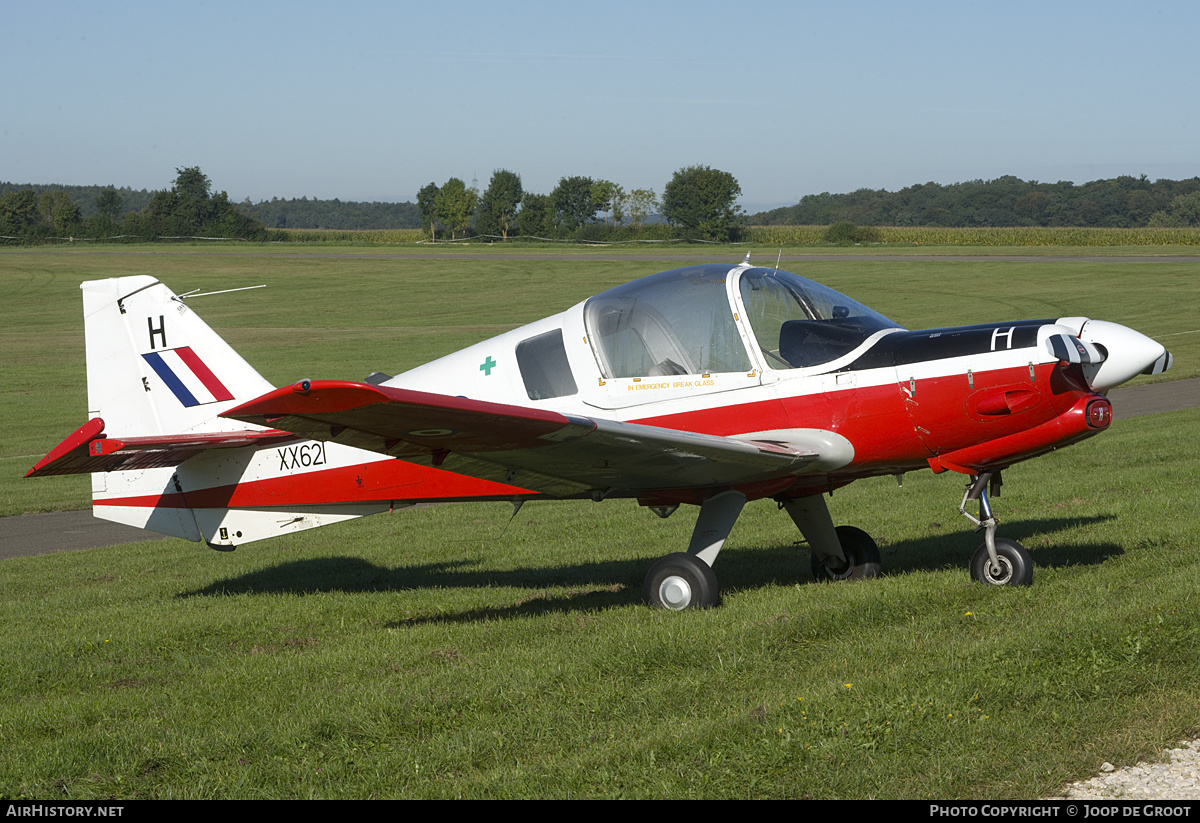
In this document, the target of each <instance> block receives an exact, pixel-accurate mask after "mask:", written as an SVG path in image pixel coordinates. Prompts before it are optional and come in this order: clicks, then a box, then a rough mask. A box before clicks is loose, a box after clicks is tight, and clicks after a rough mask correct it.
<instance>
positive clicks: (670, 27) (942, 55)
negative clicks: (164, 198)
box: [0, 0, 1200, 211]
mask: <svg viewBox="0 0 1200 823" xmlns="http://www.w3.org/2000/svg"><path fill="white" fill-rule="evenodd" d="M0 9H2V11H3V13H2V14H0V19H2V20H3V25H2V26H0V32H2V34H0V38H2V42H3V47H2V48H0V68H2V69H3V76H5V77H7V78H9V79H8V81H7V82H6V83H5V84H4V86H5V88H4V91H3V94H2V95H0V180H7V181H11V182H17V183H52V182H57V183H69V184H100V185H106V184H110V183H111V184H115V185H118V186H121V185H128V186H133V187H134V188H149V189H157V188H166V187H168V186H169V185H170V184H171V182H172V181H173V179H174V177H175V169H176V168H178V167H182V166H200V167H201V168H202V169H203V170H204V172H205V173H206V174H208V176H209V177H210V178H212V180H213V184H214V186H215V188H217V189H219V190H225V191H228V192H229V195H230V196H231V197H233V198H234V199H237V200H241V199H243V198H246V197H249V198H251V199H252V200H255V201H257V200H261V199H265V198H270V197H272V196H277V197H284V198H287V197H300V196H304V195H307V196H309V197H320V198H333V197H338V198H341V199H343V200H412V199H414V198H415V194H416V191H417V189H418V188H420V187H421V186H422V185H424V184H426V183H429V182H430V181H434V182H437V183H438V184H439V185H440V184H441V183H443V182H444V181H445V180H446V179H447V178H449V177H451V176H454V177H460V178H462V179H464V180H465V181H466V182H467V183H468V184H469V183H470V182H471V180H472V178H473V177H477V178H478V181H479V186H480V188H483V187H484V186H486V185H487V181H488V179H489V178H490V176H491V173H492V171H493V170H495V169H497V168H507V169H511V170H512V171H515V172H517V173H518V174H520V175H521V177H522V180H523V182H524V185H525V188H526V190H529V191H538V192H542V193H549V191H550V190H551V189H552V188H553V187H554V186H555V185H556V184H557V182H558V180H559V178H560V177H564V176H572V175H586V176H590V177H594V178H605V179H609V180H613V181H615V182H617V183H619V184H621V185H623V186H624V187H625V188H626V189H632V188H646V187H649V188H653V189H654V190H655V191H658V192H659V193H661V192H662V188H663V185H664V184H665V183H666V182H667V181H668V180H669V179H670V177H671V174H672V173H673V172H674V171H675V170H676V169H679V168H681V167H683V166H689V165H695V164H704V165H709V166H713V167H715V168H719V169H722V170H725V171H729V172H731V173H732V174H733V175H734V176H735V177H737V179H738V180H739V181H740V182H741V185H742V191H743V197H742V203H743V204H744V205H745V206H746V207H747V208H748V209H749V210H751V211H753V210H757V209H759V208H765V207H770V206H776V205H784V204H791V203H795V202H796V201H797V200H798V199H799V198H800V197H801V196H802V195H804V194H810V193H816V192H822V191H834V192H844V191H852V190H854V189H857V188H862V187H870V188H887V189H892V190H894V189H897V188H901V187H904V186H906V185H910V184H912V183H917V182H926V181H936V182H939V183H953V182H958V181H962V180H971V179H977V178H983V179H990V178H994V177H998V176H1000V175H1004V174H1013V175H1016V176H1018V177H1021V178H1023V179H1036V180H1044V181H1055V180H1072V181H1075V182H1076V183H1082V182H1085V181H1087V180H1094V179H1097V178H1102V177H1112V176H1116V175H1119V174H1132V175H1139V174H1146V175H1148V176H1149V177H1150V178H1151V179H1157V178H1161V177H1169V178H1185V177H1194V176H1197V175H1200V91H1198V90H1197V84H1198V83H1200V47H1198V46H1197V43H1198V42H1200V3H1196V2H1194V1H1193V2H1155V0H1144V2H1140V3H1130V2H1128V0H1125V1H1124V2H1074V0H1061V1H1057V0H1041V2H1011V1H1010V2H1005V3H994V2H969V0H958V1H957V2H866V1H865V0H864V1H863V2H820V3H815V2H814V3H806V2H797V1H796V0H793V2H756V1H755V0H743V2H737V3H729V2H723V3H716V2H695V1H693V2H686V3H684V2H680V3H676V2H664V1H663V0H659V2H638V3H627V2H598V3H590V4H587V5H586V6H585V5H582V4H576V3H569V2H564V1H563V0H557V2H546V3H540V2H537V3H534V2H517V3H513V4H511V7H506V4H503V3H497V2H487V3H482V2H457V3H442V4H435V3H431V2H421V3H416V2H405V3H401V2H395V3H387V2H354V1H353V0H343V2H339V3H336V4H334V3H307V2H289V3H283V2H279V3H274V2H253V1H252V0H251V1H250V2H246V0H243V1H242V2H236V3H234V2H224V1H223V0H190V2H188V3H173V2H121V1H120V0H116V2H107V3H92V2H88V3H82V2H80V3H69V2H53V0H39V1H37V2H34V1H33V0H5V2H4V4H3V6H0Z"/></svg>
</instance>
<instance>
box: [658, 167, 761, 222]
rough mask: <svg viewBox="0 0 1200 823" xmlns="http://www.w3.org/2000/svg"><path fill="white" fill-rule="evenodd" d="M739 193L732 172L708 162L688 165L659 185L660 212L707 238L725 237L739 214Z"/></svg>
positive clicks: (738, 187) (739, 189)
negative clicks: (699, 164) (711, 166)
mask: <svg viewBox="0 0 1200 823" xmlns="http://www.w3.org/2000/svg"><path fill="white" fill-rule="evenodd" d="M741 194H742V187H741V186H739V185H738V182H737V180H736V179H734V176H733V175H732V174H730V173H729V172H727V171H719V170H718V169H711V168H709V167H708V166H689V167H687V168H685V169H680V170H679V171H677V172H675V175H674V176H673V177H672V178H671V182H669V183H667V185H666V187H665V188H664V189H663V199H662V214H663V217H665V218H666V219H667V222H669V223H672V224H674V225H678V226H682V227H683V228H684V229H687V230H688V231H692V232H697V233H699V234H700V235H702V236H704V237H706V238H708V239H710V240H728V239H729V234H730V231H731V229H732V228H733V227H734V225H736V223H737V221H738V219H739V218H740V217H741V216H742V210H741V208H740V207H739V206H738V205H737V199H738V197H739V196H741Z"/></svg>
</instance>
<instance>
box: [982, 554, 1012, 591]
mask: <svg viewBox="0 0 1200 823" xmlns="http://www.w3.org/2000/svg"><path fill="white" fill-rule="evenodd" d="M987 575H988V579H989V580H991V582H993V583H995V584H996V585H997V586H1007V585H1008V581H1009V580H1011V579H1012V576H1013V567H1012V563H1011V562H1009V560H1008V558H1007V557H997V558H996V562H995V563H991V562H989V563H988V564H987Z"/></svg>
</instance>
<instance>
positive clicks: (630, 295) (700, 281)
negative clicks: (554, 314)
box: [584, 266, 753, 378]
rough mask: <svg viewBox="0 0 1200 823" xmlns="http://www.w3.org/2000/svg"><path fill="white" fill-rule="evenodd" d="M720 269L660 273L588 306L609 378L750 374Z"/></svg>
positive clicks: (591, 328) (590, 333)
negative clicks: (724, 373) (728, 373)
mask: <svg viewBox="0 0 1200 823" xmlns="http://www.w3.org/2000/svg"><path fill="white" fill-rule="evenodd" d="M728 272H729V269H727V268H725V267H723V266H692V267H690V268H685V269H675V270H673V271H666V272H661V273H659V274H656V275H652V276H650V277H644V278H642V279H641V280H635V281H634V282H632V283H627V284H625V285H624V286H618V287H617V288H615V289H610V290H609V291H606V292H604V293H602V294H598V295H596V296H595V297H593V298H592V299H591V300H589V301H588V302H587V305H586V306H585V308H584V322H585V324H586V325H587V330H588V337H589V339H590V340H591V342H592V347H593V349H594V350H595V351H596V358H597V360H598V361H599V362H600V369H601V371H602V372H603V373H604V376H605V377H609V378H619V377H652V376H664V375H673V374H709V373H716V372H748V371H750V370H751V369H752V368H753V367H752V366H751V364H750V358H749V356H748V355H747V354H746V349H745V347H744V346H743V345H742V339H741V336H740V335H739V334H738V329H737V324H736V323H735V322H734V320H733V311H732V310H731V309H730V308H729V298H728V295H727V294H726V291H725V280H726V277H727V275H728Z"/></svg>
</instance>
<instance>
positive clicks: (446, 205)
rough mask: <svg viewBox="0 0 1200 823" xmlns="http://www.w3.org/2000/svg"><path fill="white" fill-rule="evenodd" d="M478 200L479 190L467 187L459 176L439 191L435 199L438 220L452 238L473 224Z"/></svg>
mask: <svg viewBox="0 0 1200 823" xmlns="http://www.w3.org/2000/svg"><path fill="white" fill-rule="evenodd" d="M478 200H479V194H478V192H476V191H475V189H469V188H467V184H466V183H464V182H463V181H461V180H459V179H458V178H457V177H451V178H450V179H449V180H447V181H446V183H445V185H443V186H442V188H441V189H440V190H439V191H438V194H437V197H436V198H435V199H434V211H435V212H436V214H437V218H438V222H439V223H441V224H442V226H443V227H444V228H445V229H446V230H448V231H449V232H450V237H451V238H453V237H455V236H457V234H458V232H460V231H466V229H467V227H468V226H470V225H471V216H472V215H473V214H475V204H476V202H477V201H478Z"/></svg>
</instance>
